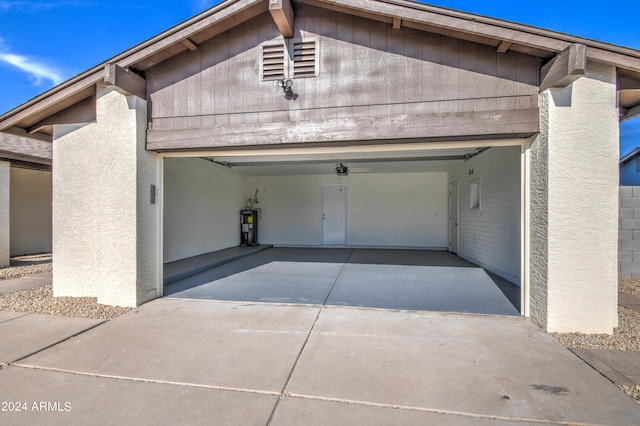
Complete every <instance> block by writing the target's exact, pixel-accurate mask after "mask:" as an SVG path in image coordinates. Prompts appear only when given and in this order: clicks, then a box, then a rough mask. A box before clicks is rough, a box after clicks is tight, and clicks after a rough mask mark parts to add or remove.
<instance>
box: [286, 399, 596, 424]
mask: <svg viewBox="0 0 640 426" xmlns="http://www.w3.org/2000/svg"><path fill="white" fill-rule="evenodd" d="M286 396H287V397H289V398H297V399H306V400H312V401H323V402H335V403H341V404H351V405H359V406H365V407H376V408H389V409H394V410H405V411H418V412H423V413H433V414H444V415H449V416H459V417H467V418H474V419H485V420H499V421H507V422H511V423H537V424H550V425H562V426H600V425H599V424H597V423H580V422H571V421H559V420H546V419H530V418H521V417H507V416H495V415H490V414H478V413H467V412H464V411H453V410H442V409H438V408H427V407H415V406H411V405H399V404H385V403H381V402H371V401H358V400H352V399H342V398H330V397H322V396H314V395H304V394H296V393H290V392H287V393H286Z"/></svg>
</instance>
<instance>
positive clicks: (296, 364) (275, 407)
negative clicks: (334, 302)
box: [267, 249, 353, 426]
mask: <svg viewBox="0 0 640 426" xmlns="http://www.w3.org/2000/svg"><path fill="white" fill-rule="evenodd" d="M352 254H353V249H351V251H350V252H349V255H348V256H347V258H346V259H345V261H344V263H343V264H342V268H340V272H339V273H338V275H337V276H336V279H335V280H334V282H333V285H332V286H331V289H330V290H329V293H327V297H325V299H324V301H323V302H322V307H321V308H320V309H319V310H318V313H317V314H316V317H315V319H314V320H313V324H311V328H310V329H309V332H308V333H307V337H306V338H305V339H304V343H302V347H301V348H300V351H299V352H298V356H296V360H295V362H294V363H293V367H291V371H290V372H289V377H287V381H286V382H285V384H284V386H283V387H282V391H281V392H280V397H279V398H278V401H277V402H276V405H275V406H274V407H273V411H272V412H271V416H270V417H269V421H268V422H267V426H270V425H271V424H272V423H273V419H274V418H275V416H276V413H277V412H278V408H280V404H281V403H282V399H283V398H284V397H286V396H287V395H288V394H289V392H288V391H287V389H288V388H289V383H290V382H291V378H292V377H293V373H294V372H295V371H296V367H297V366H298V363H299V362H300V357H301V356H302V353H303V352H304V349H305V348H306V347H307V343H308V342H309V338H310V337H311V334H312V333H313V330H314V329H315V327H316V324H317V323H318V319H320V315H322V312H323V311H324V310H325V309H326V308H327V301H328V300H329V298H330V297H331V293H332V292H333V289H334V288H335V287H336V284H337V283H338V281H339V280H340V276H341V275H342V273H343V272H344V268H345V267H346V266H347V264H348V263H349V259H350V258H351V255H352Z"/></svg>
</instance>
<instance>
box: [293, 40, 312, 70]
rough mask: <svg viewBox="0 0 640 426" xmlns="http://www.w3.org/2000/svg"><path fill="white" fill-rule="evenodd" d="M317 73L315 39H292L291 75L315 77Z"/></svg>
mask: <svg viewBox="0 0 640 426" xmlns="http://www.w3.org/2000/svg"><path fill="white" fill-rule="evenodd" d="M317 75H318V44H317V42H316V40H309V39H303V40H294V41H293V77H294V78H304V77H316V76H317Z"/></svg>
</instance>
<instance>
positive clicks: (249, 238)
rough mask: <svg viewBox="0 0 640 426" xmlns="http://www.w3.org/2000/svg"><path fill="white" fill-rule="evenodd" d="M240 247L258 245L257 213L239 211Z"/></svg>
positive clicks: (254, 211)
mask: <svg viewBox="0 0 640 426" xmlns="http://www.w3.org/2000/svg"><path fill="white" fill-rule="evenodd" d="M240 245H241V246H257V245H258V211H257V210H241V211H240Z"/></svg>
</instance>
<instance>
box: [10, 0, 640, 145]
mask: <svg viewBox="0 0 640 426" xmlns="http://www.w3.org/2000/svg"><path fill="white" fill-rule="evenodd" d="M296 3H304V4H306V5H311V6H315V7H320V8H326V9H331V10H334V11H338V12H341V13H346V14H351V15H355V16H360V17H363V18H368V19H372V20H376V21H381V22H385V23H388V24H390V25H393V27H394V28H402V27H405V28H413V29H417V30H423V31H428V32H432V33H438V34H442V35H446V36H450V37H455V38H459V39H463V40H468V41H472V42H476V43H481V44H485V45H489V46H493V47H495V48H496V51H498V52H506V51H507V50H513V51H517V52H522V53H526V54H530V55H535V56H538V57H540V58H543V59H545V60H549V61H550V60H552V59H553V58H556V57H558V54H559V53H560V52H563V51H565V50H566V49H568V48H569V47H570V46H571V45H574V44H579V45H582V46H584V49H585V50H586V58H587V59H592V60H595V61H599V62H603V63H607V64H611V65H614V66H616V67H617V68H618V90H619V102H620V107H621V111H622V114H621V118H622V119H626V118H630V117H632V116H634V115H639V114H640V51H638V50H634V49H630V48H626V47H620V46H615V45H612V44H608V43H603V42H599V41H594V40H589V39H585V38H581V37H576V36H571V35H567V34H562V33H558V32H554V31H550V30H545V29H541V28H536V27H531V26H527V25H522V24H517V23H513V22H508V21H503V20H499V19H494V18H489V17H484V16H479V15H474V14H471V13H464V12H458V11H454V10H450V9H445V8H441V7H435V6H430V5H425V4H421V3H414V2H411V1H402V0H293V5H294V6H295V4H296ZM283 4H285V6H286V5H288V7H289V11H290V10H291V5H290V3H289V0H226V1H224V2H222V3H220V4H219V5H217V6H215V7H213V8H211V9H209V10H207V11H205V12H203V13H201V14H199V15H197V16H195V17H193V18H191V19H189V20H187V21H185V22H183V23H181V24H179V25H176V26H175V27H173V28H171V29H169V30H167V31H165V32H163V33H161V34H159V35H157V36H155V37H153V38H151V39H149V40H147V41H145V42H143V43H141V44H139V45H137V46H135V47H133V48H131V49H129V50H127V51H125V52H123V53H121V54H119V55H117V56H115V57H113V58H111V59H109V60H107V61H106V62H104V63H103V64H100V65H98V66H96V67H93V68H91V69H89V70H87V71H85V72H84V73H82V74H80V75H78V76H76V77H73V78H71V79H70V80H68V81H66V82H64V83H62V84H60V85H58V86H56V87H54V88H53V89H51V90H49V91H47V92H45V93H43V94H41V95H39V96H37V97H35V98H33V99H32V100H30V101H28V102H26V103H24V104H23V105H20V106H18V107H17V108H15V109H13V110H11V111H9V112H7V113H5V114H4V115H2V116H0V131H7V130H8V129H12V128H13V131H14V132H21V131H24V134H25V135H31V136H32V137H41V138H42V137H47V138H49V139H50V138H51V136H50V135H51V133H52V125H53V124H64V123H83V122H91V121H95V112H93V113H92V112H91V108H75V109H74V110H73V111H65V109H67V108H68V107H71V106H73V105H77V104H79V103H80V102H85V103H86V105H91V104H92V103H93V98H94V97H95V93H96V92H95V85H96V84H98V83H103V82H107V84H113V85H116V86H117V83H115V79H116V78H118V79H119V78H121V77H123V78H125V79H126V78H127V77H126V75H122V72H121V71H123V70H127V71H130V73H129V74H131V75H130V76H129V77H131V78H129V80H130V81H131V82H132V83H131V84H133V86H136V85H137V84H138V83H137V81H136V80H142V79H139V78H138V77H137V75H144V71H145V70H147V69H148V68H150V67H152V66H153V65H156V64H158V63H160V62H162V61H164V60H166V59H168V58H171V57H172V56H175V55H177V54H179V53H182V52H184V51H186V50H195V49H197V48H198V45H199V44H201V43H202V42H204V41H205V40H208V39H210V38H212V37H214V36H216V35H218V34H221V33H223V32H224V31H227V30H229V29H230V28H232V27H234V26H236V25H239V24H241V23H242V22H245V21H247V20H249V19H252V18H254V17H256V16H258V15H260V14H263V13H267V12H269V11H270V9H271V12H272V15H273V16H274V20H275V21H276V24H277V25H278V27H279V28H280V30H281V32H283V34H286V32H287V31H286V30H283V28H282V27H283V26H284V27H285V28H286V27H287V26H288V27H289V29H290V28H291V27H292V26H293V25H292V23H293V19H295V17H294V15H293V13H290V14H288V15H287V14H286V13H284V12H282V9H280V12H281V14H280V15H276V13H275V12H274V5H275V7H276V8H277V7H279V6H280V7H282V5H283ZM278 5H279V6H278ZM285 15H286V16H285ZM113 64H115V65H117V68H114V67H113ZM118 70H120V71H118ZM118 72H120V74H117V73H118ZM125 74H126V72H125ZM133 74H135V75H136V76H132V75H133ZM138 85H139V84H138ZM142 87H143V88H144V86H142ZM134 90H135V89H134ZM73 120H75V121H73Z"/></svg>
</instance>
